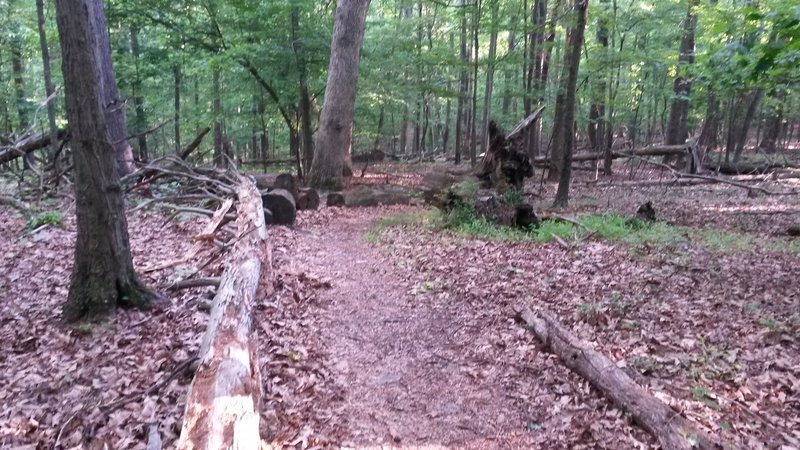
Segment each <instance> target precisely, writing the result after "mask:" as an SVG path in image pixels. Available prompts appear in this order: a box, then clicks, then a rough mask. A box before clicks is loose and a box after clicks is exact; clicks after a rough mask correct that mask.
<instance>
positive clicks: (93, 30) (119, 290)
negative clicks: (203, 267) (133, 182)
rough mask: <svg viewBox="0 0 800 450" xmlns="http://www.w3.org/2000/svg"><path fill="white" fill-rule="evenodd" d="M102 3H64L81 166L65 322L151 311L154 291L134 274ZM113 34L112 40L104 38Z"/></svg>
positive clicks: (66, 59) (75, 147)
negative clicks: (121, 310) (122, 310)
mask: <svg viewBox="0 0 800 450" xmlns="http://www.w3.org/2000/svg"><path fill="white" fill-rule="evenodd" d="M103 17H104V14H103V3H102V0H56V19H57V22H58V30H59V35H60V37H61V52H62V64H63V73H64V87H65V91H66V100H67V119H68V120H69V125H70V132H71V133H72V152H73V159H74V162H75V199H76V216H77V225H78V235H77V239H76V243H75V264H74V266H73V268H72V279H71V282H70V288H69V294H68V296H67V303H66V305H65V307H64V312H63V314H64V319H65V320H68V321H73V320H78V319H82V318H89V319H93V318H98V317H100V316H103V315H106V314H108V313H110V312H112V311H113V310H114V309H115V308H116V307H117V306H139V307H141V306H147V305H148V304H149V302H150V300H151V297H152V293H151V292H149V291H148V290H147V289H145V288H144V287H143V286H142V285H141V284H140V283H139V281H138V279H137V277H136V274H135V273H134V271H133V260H132V259H131V251H130V244H129V242H128V224H127V221H126V220H125V208H124V203H123V197H122V188H121V187H120V181H119V174H118V166H117V160H116V158H115V154H114V152H110V151H109V149H110V148H113V144H114V142H113V141H112V139H113V136H114V134H113V133H112V131H111V128H112V127H111V126H110V124H109V119H110V115H109V114H107V110H106V105H107V103H106V100H107V98H108V97H107V95H106V93H107V92H111V91H116V88H114V89H112V88H110V87H108V86H105V90H104V89H103V86H104V83H107V82H109V81H110V82H112V83H115V81H114V76H113V72H112V73H111V74H110V76H109V74H107V73H104V70H107V69H109V68H110V66H107V65H105V63H104V62H103V56H102V55H101V54H102V53H104V51H105V50H107V46H106V44H107V43H108V37H107V36H105V35H106V33H107V31H106V26H105V21H104V20H102V19H103ZM102 36H105V37H102Z"/></svg>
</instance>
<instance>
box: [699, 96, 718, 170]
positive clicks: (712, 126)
mask: <svg viewBox="0 0 800 450" xmlns="http://www.w3.org/2000/svg"><path fill="white" fill-rule="evenodd" d="M718 132H719V100H718V99H717V94H716V93H715V92H714V91H713V90H711V88H709V92H708V99H707V100H706V117H705V119H704V120H703V126H702V127H701V128H700V137H698V138H697V148H698V150H699V151H701V152H703V153H704V154H705V153H707V152H709V151H711V150H713V149H714V148H716V147H717V133H718ZM702 159H703V158H701V160H702Z"/></svg>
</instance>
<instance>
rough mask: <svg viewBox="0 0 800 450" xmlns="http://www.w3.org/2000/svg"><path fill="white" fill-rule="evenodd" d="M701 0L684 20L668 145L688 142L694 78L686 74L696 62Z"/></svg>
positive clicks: (697, 0)
mask: <svg viewBox="0 0 800 450" xmlns="http://www.w3.org/2000/svg"><path fill="white" fill-rule="evenodd" d="M699 3H700V1H699V0H692V1H691V3H689V9H688V10H687V11H686V18H685V19H684V21H683V36H682V37H681V45H680V50H679V54H678V76H677V77H675V82H674V84H673V88H672V92H673V97H672V106H671V107H670V111H669V124H668V125H667V136H666V144H667V145H679V144H683V143H684V142H686V138H687V137H688V135H689V132H688V130H687V128H686V118H687V117H688V115H689V94H690V93H691V90H692V80H691V79H690V78H689V77H688V76H687V75H686V69H687V66H689V65H691V64H694V35H695V30H696V28H697V11H696V9H697V7H698V5H699Z"/></svg>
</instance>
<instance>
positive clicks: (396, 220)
mask: <svg viewBox="0 0 800 450" xmlns="http://www.w3.org/2000/svg"><path fill="white" fill-rule="evenodd" d="M573 220H574V221H575V222H576V223H571V222H569V221H566V220H559V219H551V220H545V221H543V222H542V223H541V224H539V226H538V227H534V228H530V229H518V228H513V227H507V226H502V225H497V224H494V223H492V222H490V221H489V220H487V219H485V218H482V217H475V215H474V213H473V211H472V210H471V209H470V208H468V207H458V208H454V209H453V210H451V211H450V212H448V213H440V212H438V211H436V210H427V211H423V212H416V213H404V214H399V215H396V216H391V217H387V218H384V219H381V220H380V221H379V222H378V224H376V225H375V226H374V227H373V228H372V229H371V230H370V231H368V232H367V233H366V235H365V239H366V240H367V241H369V242H375V241H377V240H378V238H379V237H380V235H381V234H382V233H383V231H384V230H386V229H387V228H390V227H394V226H400V225H424V226H426V227H429V228H433V229H438V230H449V231H451V232H453V233H454V234H456V235H460V236H467V237H473V238H477V239H484V240H493V241H503V242H511V243H519V242H537V243H542V244H544V243H550V242H555V241H561V243H567V244H572V243H575V242H578V241H585V240H589V239H603V240H606V241H609V242H620V243H624V244H627V245H630V246H634V247H638V246H650V247H656V248H663V249H679V248H681V247H685V246H691V245H700V246H703V247H705V248H707V249H708V250H710V251H714V252H719V253H724V252H737V251H738V252H742V251H749V250H753V249H765V250H771V251H781V252H787V253H792V254H800V241H797V240H791V241H786V240H782V239H771V238H762V237H757V236H754V235H751V234H745V233H738V232H733V231H725V230H718V229H712V228H692V227H686V226H678V225H670V224H668V223H664V222H647V221H642V220H638V219H634V218H630V217H625V216H622V215H619V214H591V215H584V216H579V217H576V218H574V219H573Z"/></svg>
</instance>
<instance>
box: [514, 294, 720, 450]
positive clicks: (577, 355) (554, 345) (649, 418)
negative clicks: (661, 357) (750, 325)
mask: <svg viewBox="0 0 800 450" xmlns="http://www.w3.org/2000/svg"><path fill="white" fill-rule="evenodd" d="M517 319H518V320H521V321H522V322H523V323H524V324H525V325H526V327H527V328H528V329H529V330H531V331H532V332H533V333H534V334H535V335H536V337H537V338H538V339H539V340H540V341H541V342H542V344H543V345H544V347H545V348H547V349H549V350H551V351H552V352H553V353H555V354H556V355H557V356H558V357H559V358H561V360H562V361H563V362H564V364H565V365H566V366H567V367H569V368H570V369H572V370H573V371H574V372H576V373H577V374H578V375H580V376H582V377H583V378H584V379H586V380H587V381H589V383H591V384H592V386H594V387H595V388H597V389H598V390H600V392H602V393H603V394H604V395H605V396H606V397H608V398H609V399H611V400H612V401H613V402H614V403H615V404H616V405H617V406H618V407H620V408H621V409H623V410H625V411H627V412H629V413H630V414H631V417H632V418H633V420H634V421H635V422H636V423H638V424H639V425H640V426H641V427H642V428H644V430H645V431H647V432H648V433H650V434H651V435H653V437H654V438H656V440H657V441H658V443H659V444H661V448H663V449H664V450H689V449H695V448H700V449H720V448H724V447H723V446H722V444H721V443H720V442H719V441H718V440H717V439H715V438H713V437H712V436H710V435H709V434H707V433H706V432H705V431H703V430H701V429H700V428H699V427H698V426H697V425H696V424H694V423H693V422H691V421H690V420H689V419H687V418H685V417H683V416H681V415H680V414H679V413H678V412H677V411H674V410H673V409H672V408H670V407H669V406H667V405H666V404H664V403H663V402H662V401H660V400H658V399H657V398H655V397H654V396H653V395H651V394H649V393H648V392H647V391H645V390H644V389H643V388H642V387H641V386H639V385H638V384H636V382H635V381H633V379H632V378H631V377H630V376H628V374H626V373H625V372H624V371H622V370H621V369H620V368H619V367H617V365H616V364H615V363H614V362H613V361H611V360H610V359H608V358H607V357H605V356H603V355H602V354H600V353H598V352H596V351H594V350H592V349H591V348H589V347H588V346H587V345H586V344H584V343H583V342H581V341H579V340H578V339H577V338H575V337H574V336H573V335H571V334H570V333H569V332H568V331H567V330H565V329H564V328H563V327H562V326H561V324H560V323H558V321H556V320H555V319H553V318H552V317H551V316H550V315H549V314H547V313H545V312H539V313H537V314H534V313H533V312H531V311H528V310H526V311H522V312H519V313H518V314H517Z"/></svg>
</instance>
